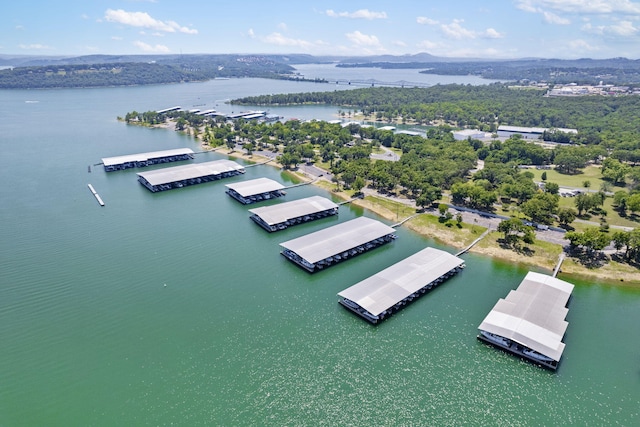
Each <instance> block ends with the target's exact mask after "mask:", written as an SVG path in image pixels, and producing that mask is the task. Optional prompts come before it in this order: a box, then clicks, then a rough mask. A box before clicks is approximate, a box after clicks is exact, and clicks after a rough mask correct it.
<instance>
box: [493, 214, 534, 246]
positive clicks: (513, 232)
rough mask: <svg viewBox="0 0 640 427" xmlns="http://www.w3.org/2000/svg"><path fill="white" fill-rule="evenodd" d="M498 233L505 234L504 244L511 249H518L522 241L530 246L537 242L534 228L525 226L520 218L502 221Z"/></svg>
mask: <svg viewBox="0 0 640 427" xmlns="http://www.w3.org/2000/svg"><path fill="white" fill-rule="evenodd" d="M498 231H499V232H501V233H504V242H505V243H506V244H507V245H508V246H511V247H518V246H519V242H520V241H522V242H524V243H529V244H531V243H533V242H534V241H535V237H534V236H535V233H534V231H533V227H532V226H529V225H525V224H524V223H523V222H522V221H521V220H520V219H518V218H510V219H505V220H503V221H500V224H498Z"/></svg>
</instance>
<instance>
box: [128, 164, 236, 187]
mask: <svg viewBox="0 0 640 427" xmlns="http://www.w3.org/2000/svg"><path fill="white" fill-rule="evenodd" d="M243 170H244V166H241V165H239V164H238V163H236V162H234V161H231V160H214V161H212V162H204V163H192V164H189V165H182V166H174V167H171V168H163V169H155V170H152V171H147V172H139V173H138V174H137V175H138V176H141V177H142V178H144V179H145V180H146V181H147V182H148V183H149V184H151V185H161V184H169V183H171V182H176V181H182V180H185V179H192V178H200V177H203V176H208V175H220V174H222V173H224V172H233V171H243Z"/></svg>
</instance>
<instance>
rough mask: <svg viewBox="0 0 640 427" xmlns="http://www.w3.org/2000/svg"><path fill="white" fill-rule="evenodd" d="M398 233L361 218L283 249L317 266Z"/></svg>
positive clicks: (295, 242) (294, 241) (310, 235)
mask: <svg viewBox="0 0 640 427" xmlns="http://www.w3.org/2000/svg"><path fill="white" fill-rule="evenodd" d="M394 232H395V229H393V228H392V227H389V226H388V225H385V224H383V223H381V222H380V221H376V220H375V219H371V218H367V217H364V216H361V217H358V218H355V219H352V220H350V221H346V222H343V223H341V224H337V225H334V226H332V227H328V228H325V229H323V230H320V231H316V232H315V233H310V234H307V235H304V236H302V237H298V238H297V239H293V240H289V241H287V242H284V243H280V246H282V247H284V248H286V249H289V250H290V251H293V252H295V253H296V254H298V255H299V256H300V257H302V258H304V259H305V260H307V261H309V262H310V263H312V264H315V263H316V262H318V261H321V260H323V259H325V258H328V257H330V256H333V255H336V254H339V253H341V252H344V251H346V250H349V249H352V248H355V247H357V246H359V245H364V244H365V243H368V242H370V241H372V240H375V239H377V238H380V237H384V236H387V235H389V234H392V233H394Z"/></svg>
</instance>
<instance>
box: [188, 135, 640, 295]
mask: <svg viewBox="0 0 640 427" xmlns="http://www.w3.org/2000/svg"><path fill="white" fill-rule="evenodd" d="M197 141H198V142H199V144H200V147H201V148H202V149H203V150H204V151H215V152H217V153H221V154H224V155H227V156H229V157H233V158H238V159H243V160H247V161H250V162H255V163H261V162H262V161H263V160H270V161H271V162H273V163H271V165H272V166H273V167H277V168H279V169H282V165H280V164H279V163H277V162H276V160H275V158H272V157H268V156H264V155H261V154H260V153H252V154H251V155H248V154H246V153H244V152H242V151H237V150H233V151H232V150H229V149H228V148H227V147H226V146H219V147H214V148H212V147H211V146H209V145H208V144H205V143H203V142H202V141H201V140H199V139H197ZM266 164H269V163H266ZM287 172H289V173H291V174H292V175H294V176H296V177H298V178H299V179H301V180H303V181H305V180H310V179H311V180H313V179H315V178H316V177H314V176H311V175H309V174H306V173H305V172H303V171H301V170H297V171H293V170H292V171H287ZM323 184H324V185H323ZM313 185H316V186H320V187H322V188H325V189H327V190H328V191H331V192H332V194H334V195H335V196H336V197H339V198H340V199H343V200H348V199H350V198H351V196H350V195H349V194H347V193H345V192H343V191H339V192H336V191H332V190H331V189H330V187H331V186H333V185H335V184H333V183H332V182H330V181H328V180H327V179H326V178H323V179H321V180H317V181H316V182H315V183H313ZM375 197H379V198H381V199H386V200H388V201H389V202H390V203H394V204H396V203H397V204H402V202H400V201H398V200H395V199H394V198H390V197H386V196H384V195H381V194H375V196H374V197H371V196H367V197H366V198H364V199H359V200H355V201H353V202H352V203H353V204H354V205H356V206H359V207H362V208H364V209H368V210H370V211H371V212H373V213H375V214H377V215H379V216H381V217H382V218H385V219H386V220H389V221H394V220H397V219H398V218H397V213H396V212H393V211H391V210H389V209H387V208H386V207H384V206H382V204H380V203H376V202H375ZM372 199H373V200H372ZM413 208H414V209H415V207H413ZM433 212H434V216H437V213H435V211H433ZM425 215H429V212H425ZM417 218H420V216H419V217H417ZM463 224H464V226H463V227H462V228H463V229H464V230H467V233H468V234H469V236H468V237H469V238H470V239H471V240H473V239H474V238H475V237H477V235H479V234H480V233H481V232H482V231H480V230H478V231H477V233H474V230H475V229H476V228H479V229H482V230H484V229H486V227H480V226H477V225H474V224H470V223H463ZM404 226H405V227H407V228H408V229H410V230H411V231H413V232H415V233H417V234H419V235H421V236H423V237H427V238H431V239H434V240H436V241H437V242H439V243H440V244H443V245H445V246H449V247H451V248H454V249H462V248H464V247H465V246H466V245H467V243H466V240H465V241H460V236H459V234H457V233H453V232H450V231H449V230H447V228H446V227H442V226H440V227H435V226H430V225H428V224H426V223H425V222H422V221H416V219H415V218H414V219H412V220H410V221H408V222H407V223H405V224H404ZM495 233H497V231H495V230H492V232H491V233H490V234H489V236H488V237H489V239H491V238H492V236H495ZM476 234H477V235H476ZM486 242H487V240H485V241H484V242H483V241H480V242H479V243H478V244H477V245H475V246H474V247H473V248H471V250H470V251H469V252H471V253H473V254H475V255H480V256H483V257H486V258H489V259H497V260H500V261H503V262H507V263H509V264H515V265H520V266H525V267H527V268H535V269H538V270H545V271H548V274H551V273H552V272H553V269H554V267H555V265H556V263H557V262H558V256H559V255H560V253H562V252H563V247H562V246H561V245H559V244H553V243H549V242H545V246H548V247H549V250H548V251H547V253H542V254H538V255H533V256H525V255H521V254H518V253H516V252H514V251H513V250H511V249H503V248H500V247H498V246H494V245H488V244H487V243H486ZM537 249H540V248H539V247H537ZM545 249H546V248H545ZM543 252H545V251H544V250H543ZM612 263H614V262H613V261H610V262H608V263H607V264H606V265H604V266H602V267H598V268H597V269H588V268H586V267H583V266H582V265H580V264H578V263H576V262H575V261H574V260H573V259H572V258H570V257H567V258H566V259H565V261H564V262H563V264H562V268H561V269H560V272H559V274H558V278H560V279H563V276H564V278H569V277H574V276H575V277H577V278H578V279H579V280H581V281H594V280H596V281H597V283H592V284H595V285H604V286H616V287H627V288H634V289H638V288H640V270H638V269H636V268H634V267H632V266H629V265H625V264H618V263H615V267H613V266H612ZM621 275H622V276H624V277H623V278H621V277H620V276H621ZM612 277H616V278H615V279H613V278H612Z"/></svg>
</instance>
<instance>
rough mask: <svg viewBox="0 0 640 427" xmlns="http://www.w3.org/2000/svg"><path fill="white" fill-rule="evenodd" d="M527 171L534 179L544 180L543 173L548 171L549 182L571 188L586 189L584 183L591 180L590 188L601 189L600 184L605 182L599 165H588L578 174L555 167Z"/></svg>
mask: <svg viewBox="0 0 640 427" xmlns="http://www.w3.org/2000/svg"><path fill="white" fill-rule="evenodd" d="M527 171H529V172H531V173H533V180H534V181H542V178H541V176H542V174H543V173H544V172H546V173H547V182H555V183H556V184H558V185H559V186H560V187H570V188H582V189H585V187H584V185H582V183H583V182H584V181H589V182H590V183H591V186H590V187H589V188H590V189H594V190H599V189H600V186H601V185H602V183H603V182H604V181H603V180H602V173H601V169H600V167H599V166H587V167H586V168H584V169H583V170H582V173H579V174H576V175H565V174H562V173H558V172H556V171H555V170H554V169H548V170H543V169H527Z"/></svg>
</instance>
